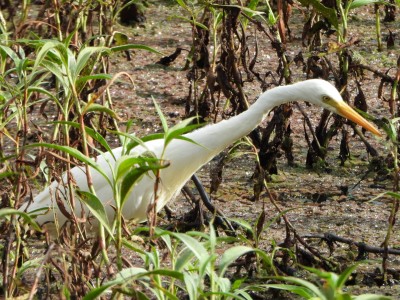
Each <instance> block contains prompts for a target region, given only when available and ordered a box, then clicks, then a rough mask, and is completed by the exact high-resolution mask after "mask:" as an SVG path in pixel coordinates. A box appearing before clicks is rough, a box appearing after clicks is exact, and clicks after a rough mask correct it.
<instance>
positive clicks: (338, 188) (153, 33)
mask: <svg viewBox="0 0 400 300" xmlns="http://www.w3.org/2000/svg"><path fill="white" fill-rule="evenodd" d="M180 13H183V12H182V11H180V10H179V9H178V8H177V7H176V6H168V5H164V4H160V5H152V6H151V7H149V8H148V9H147V11H146V16H147V21H146V22H145V23H144V24H142V25H141V26H137V27H133V28H131V27H122V26H121V27H118V28H117V30H120V31H123V32H125V33H126V34H128V35H129V36H130V38H131V42H133V43H139V44H144V45H147V46H151V47H154V48H155V49H157V50H159V51H162V52H163V53H165V54H171V53H173V52H174V51H175V49H176V48H177V47H183V48H185V49H190V45H191V44H192V41H191V39H192V37H191V26H190V25H189V24H188V23H185V22H183V21H182V20H180V19H177V18H175V17H174V15H179V14H180ZM303 14H304V11H303V10H301V9H300V10H299V9H298V8H295V9H294V11H293V17H292V18H291V21H290V26H291V30H292V37H293V39H292V40H291V41H290V43H289V44H288V48H289V52H288V53H289V54H290V55H295V54H297V53H298V52H299V51H300V50H304V49H303V48H302V46H301V30H302V24H303V23H304V16H303ZM385 27H386V28H385ZM387 29H390V30H392V31H393V32H397V34H400V33H399V32H400V26H399V24H386V25H384V26H383V33H384V34H386V33H387V32H388V31H387ZM254 30H255V29H254V28H250V30H249V32H254ZM349 34H350V36H351V37H356V38H359V39H360V40H361V42H360V43H359V44H358V45H356V46H354V48H353V49H354V51H357V52H359V53H360V54H361V56H362V57H363V58H364V59H365V60H366V61H367V62H368V64H369V65H370V66H372V67H374V68H376V69H378V70H380V71H382V72H386V70H388V69H389V68H390V67H392V68H393V69H394V67H395V62H396V59H397V56H398V54H399V44H398V42H397V43H396V46H395V48H394V49H391V50H387V49H386V47H385V49H384V51H382V52H377V51H376V39H375V35H374V15H373V10H372V7H371V8H363V9H361V10H360V11H358V12H357V15H356V14H352V16H351V19H350V21H349ZM331 39H332V40H334V39H335V37H334V36H332V37H331ZM327 41H328V39H326V40H325V42H327ZM249 42H250V43H251V38H250V39H249ZM259 42H260V55H259V58H258V60H257V68H258V69H259V70H260V71H265V70H271V71H274V70H275V68H276V66H277V59H276V55H275V53H274V51H273V50H272V49H271V46H270V44H269V42H268V41H267V40H263V39H262V38H260V37H259ZM159 58H160V57H159V56H157V55H155V54H151V53H147V52H143V51H136V52H135V53H133V55H132V61H127V60H126V57H124V56H123V55H120V56H119V57H117V58H115V60H114V61H113V63H112V72H119V71H125V72H128V73H129V74H131V76H132V78H133V79H134V81H135V88H133V87H132V85H130V84H128V83H126V84H125V83H118V84H116V85H114V87H113V88H112V96H113V100H114V104H115V109H116V111H117V112H118V113H119V115H120V117H121V118H122V119H123V120H128V119H133V120H134V121H135V127H134V130H135V132H136V133H137V134H138V135H141V134H146V133H151V132H156V131H159V130H160V129H161V125H160V122H159V119H158V117H157V116H156V113H155V110H154V106H153V104H152V100H151V97H154V98H155V99H156V100H157V101H158V102H159V103H160V105H161V107H162V110H163V112H164V114H165V115H166V116H167V118H168V120H169V122H170V123H171V124H173V123H176V122H179V120H181V119H182V118H183V117H184V105H185V101H186V97H187V95H188V87H189V84H188V80H187V78H186V74H187V71H185V70H183V67H184V65H185V62H186V58H187V52H185V51H184V52H183V53H182V55H181V56H180V57H179V58H178V59H177V60H176V61H175V62H174V63H173V64H172V65H171V66H169V67H164V66H161V65H158V64H155V63H156V62H157V61H158V60H159ZM264 68H265V70H263V69H264ZM292 70H293V71H294V76H293V79H294V81H297V80H303V79H305V75H304V74H303V72H302V70H301V69H300V70H299V69H296V67H294V68H293V69H292ZM393 72H394V70H392V71H390V72H389V74H393ZM378 84H379V81H378V80H377V79H376V78H375V77H374V76H373V75H372V74H371V73H369V74H368V73H366V79H365V80H364V81H363V88H364V92H365V93H366V97H367V101H368V104H369V106H370V111H369V112H370V113H371V114H372V115H375V116H380V117H382V116H388V115H389V114H388V107H387V103H384V102H383V101H382V100H381V99H378V97H377V90H378ZM245 89H246V94H247V95H248V99H249V101H250V102H253V101H254V100H255V99H256V98H257V95H258V94H259V93H260V92H261V88H260V86H259V84H258V83H256V82H254V83H251V84H247V85H246V86H245ZM351 91H352V93H353V96H354V95H355V93H356V90H355V88H354V86H353V87H352V88H351ZM301 106H302V107H303V108H306V110H307V111H308V116H309V117H310V119H311V121H312V122H313V124H314V126H315V125H316V124H317V121H318V118H319V114H320V113H321V109H320V108H315V107H306V106H305V104H304V103H301ZM220 109H223V108H222V107H221V108H220ZM291 127H292V130H293V133H292V138H293V141H294V155H295V164H296V165H295V166H294V167H289V166H288V165H287V163H286V160H285V158H284V156H282V157H281V158H280V159H279V174H278V175H276V176H273V178H272V181H271V182H270V183H269V188H270V190H271V192H272V194H273V195H275V196H276V198H277V203H278V205H279V206H280V208H281V209H282V210H286V209H290V208H295V209H293V210H291V211H290V212H288V213H287V214H286V216H287V218H288V219H289V220H290V221H291V223H292V224H293V226H294V227H295V228H296V230H297V231H298V233H299V234H300V235H302V236H313V235H321V234H325V233H333V234H335V235H338V236H340V237H343V238H347V239H350V240H353V241H354V242H364V243H366V244H368V245H370V246H376V247H379V246H380V245H381V243H382V242H383V240H384V237H385V235H386V232H387V226H388V216H389V212H390V209H391V202H390V201H391V200H390V199H389V198H380V199H379V200H375V201H371V200H373V199H374V198H375V197H376V196H378V195H379V194H381V193H383V192H385V191H387V190H391V189H392V185H393V183H392V180H391V179H390V178H382V177H380V176H378V174H377V173H375V172H373V171H369V159H370V158H369V157H368V155H367V154H366V151H365V148H364V147H363V144H362V142H361V141H360V140H359V139H357V138H356V137H352V138H351V143H350V144H351V148H350V151H351V155H352V157H351V159H350V160H349V161H347V162H346V164H345V166H343V167H342V166H340V160H339V158H338V154H339V144H338V143H339V142H340V138H339V137H337V138H336V139H335V140H334V141H333V142H332V143H331V145H330V148H329V155H328V159H327V161H328V164H329V166H328V168H316V169H314V170H310V169H306V168H305V158H306V154H307V145H306V142H305V138H304V127H303V117H302V115H301V113H300V112H299V110H298V109H296V108H295V112H294V115H293V117H292V120H291ZM347 129H348V130H350V131H351V128H350V127H347ZM367 138H368V141H369V142H370V143H371V144H372V145H373V146H374V147H376V149H378V151H379V152H380V155H382V157H385V156H386V155H387V154H388V153H389V144H388V143H387V141H386V140H385V138H382V139H379V138H375V137H373V136H371V135H370V134H367ZM212 165H213V162H212V163H210V164H209V165H206V166H204V167H203V168H202V170H201V171H200V172H199V174H198V175H199V176H200V178H201V180H202V182H203V184H204V185H205V187H206V188H208V187H209V185H210V176H209V173H210V170H211V168H212ZM254 166H255V161H254V158H253V157H252V156H251V155H246V156H242V157H240V158H236V159H233V160H231V161H229V163H228V164H227V165H226V168H225V170H224V175H223V182H222V184H221V186H220V188H219V190H218V192H216V193H215V194H213V195H212V200H213V201H214V203H215V205H216V206H217V207H218V208H219V209H221V210H222V211H223V213H224V214H225V215H226V216H227V217H229V218H240V219H244V220H247V221H248V222H251V223H253V222H254V220H255V219H256V218H257V217H258V215H259V214H260V212H261V211H262V209H263V207H264V209H265V211H266V214H267V218H268V219H272V218H274V217H275V216H276V215H277V214H278V212H277V210H276V209H275V208H274V207H273V206H272V205H271V203H270V201H269V197H268V195H267V193H264V194H263V195H262V197H261V200H260V201H258V202H252V201H251V198H252V196H253V181H252V179H251V176H252V174H253V171H254ZM189 209H190V205H189V204H188V202H187V201H186V200H185V198H184V197H183V195H180V196H179V197H178V199H177V200H176V201H175V203H174V205H173V210H174V214H175V215H176V216H179V215H181V214H182V213H183V212H186V211H188V210H189ZM285 232H286V231H285V225H284V222H282V221H281V222H274V223H272V225H271V226H270V227H269V228H268V230H267V231H266V232H265V233H264V234H263V236H262V244H261V248H265V249H269V247H270V245H271V241H276V242H277V243H280V242H282V241H283V240H284V238H285ZM392 233H393V234H392V238H391V242H390V247H392V248H400V239H399V234H398V233H399V226H398V225H396V227H395V228H394V230H393V232H392ZM308 242H309V243H310V244H311V245H313V246H314V247H315V248H316V249H318V250H319V251H321V252H322V253H323V254H324V255H326V256H329V251H328V248H327V246H326V244H324V243H319V239H308ZM356 256H357V251H356V249H355V248H354V246H353V247H351V246H349V245H346V244H341V243H337V244H336V246H335V250H334V251H333V253H332V258H334V260H336V261H339V262H343V263H344V264H343V265H346V264H350V263H351V262H352V261H354V259H355V257H356ZM369 259H371V260H372V262H371V263H370V264H368V265H365V266H363V267H361V269H362V270H363V272H361V273H360V274H359V276H360V277H358V279H359V283H361V287H360V286H355V287H350V288H353V289H361V291H362V292H366V291H369V292H376V293H382V294H388V295H393V296H394V297H398V295H399V294H400V286H399V281H398V280H397V279H398V278H396V276H399V270H400V258H399V257H398V256H394V255H391V256H390V257H389V267H390V268H391V269H393V270H394V272H395V276H391V277H390V278H391V279H392V281H391V282H392V284H393V285H391V286H385V285H384V286H379V285H378V283H377V282H376V281H374V280H370V281H368V280H367V279H363V276H364V275H365V274H368V273H373V272H375V269H376V268H379V267H380V255H374V254H370V255H369ZM363 274H364V275H363ZM368 276H369V275H368ZM363 280H364V281H363ZM366 286H369V287H366ZM399 298H400V297H399Z"/></svg>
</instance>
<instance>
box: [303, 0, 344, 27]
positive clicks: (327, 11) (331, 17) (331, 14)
mask: <svg viewBox="0 0 400 300" xmlns="http://www.w3.org/2000/svg"><path fill="white" fill-rule="evenodd" d="M299 2H300V3H301V4H302V5H303V6H304V7H307V6H309V5H311V6H312V7H314V9H315V10H316V11H317V12H318V13H319V14H320V15H322V16H323V17H325V18H326V19H328V21H329V23H331V24H332V25H333V26H334V27H335V28H336V29H338V28H339V21H338V17H337V14H336V10H335V9H333V8H329V7H326V6H325V5H323V4H322V3H321V2H320V1H319V0H299Z"/></svg>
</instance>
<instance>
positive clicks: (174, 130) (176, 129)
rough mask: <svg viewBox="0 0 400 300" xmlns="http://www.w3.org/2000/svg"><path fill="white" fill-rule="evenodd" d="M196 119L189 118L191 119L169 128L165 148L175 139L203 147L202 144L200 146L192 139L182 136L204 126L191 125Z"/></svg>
mask: <svg viewBox="0 0 400 300" xmlns="http://www.w3.org/2000/svg"><path fill="white" fill-rule="evenodd" d="M193 119H195V117H194V118H189V119H185V120H183V121H182V122H179V123H178V124H176V125H174V126H173V127H171V128H169V129H168V130H167V131H166V134H165V141H164V143H165V147H166V146H167V145H168V144H169V143H170V142H171V141H172V140H173V139H177V138H178V139H181V140H185V141H187V142H190V143H193V144H196V145H198V146H201V145H200V144H198V143H197V142H195V141H194V140H192V139H189V138H187V137H184V136H182V135H183V134H185V133H188V132H190V131H193V130H194V129H197V128H199V127H202V126H203V124H193V125H189V124H190V123H191V122H192V121H193Z"/></svg>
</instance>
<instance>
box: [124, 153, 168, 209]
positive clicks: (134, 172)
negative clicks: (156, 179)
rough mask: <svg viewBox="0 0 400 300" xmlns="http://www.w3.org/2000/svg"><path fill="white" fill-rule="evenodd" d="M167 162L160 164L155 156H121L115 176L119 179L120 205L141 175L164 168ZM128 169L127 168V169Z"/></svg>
mask: <svg viewBox="0 0 400 300" xmlns="http://www.w3.org/2000/svg"><path fill="white" fill-rule="evenodd" d="M168 165H169V164H168V163H165V164H161V161H160V160H159V159H156V158H147V157H128V158H122V160H121V161H120V162H119V163H118V167H117V178H118V179H119V180H120V178H122V180H121V181H120V193H121V204H120V206H121V207H122V206H123V205H124V203H125V201H126V200H127V196H128V195H129V194H130V192H131V190H132V188H133V187H134V186H135V185H136V183H137V182H139V181H140V179H141V178H142V176H143V175H144V174H145V173H147V172H148V171H155V170H158V169H162V168H166V167H167V166H168ZM128 169H129V170H128Z"/></svg>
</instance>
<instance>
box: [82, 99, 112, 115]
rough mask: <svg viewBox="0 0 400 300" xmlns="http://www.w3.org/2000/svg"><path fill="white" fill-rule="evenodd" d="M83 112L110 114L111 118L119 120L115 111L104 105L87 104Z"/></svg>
mask: <svg viewBox="0 0 400 300" xmlns="http://www.w3.org/2000/svg"><path fill="white" fill-rule="evenodd" d="M82 111H83V112H85V113H87V112H91V111H92V112H102V113H106V114H108V115H109V116H110V117H112V118H114V119H119V118H118V116H117V114H116V113H115V111H113V110H112V109H111V108H108V107H105V106H104V105H101V104H97V103H89V104H87V105H86V106H85V107H84V108H83V109H82Z"/></svg>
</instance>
